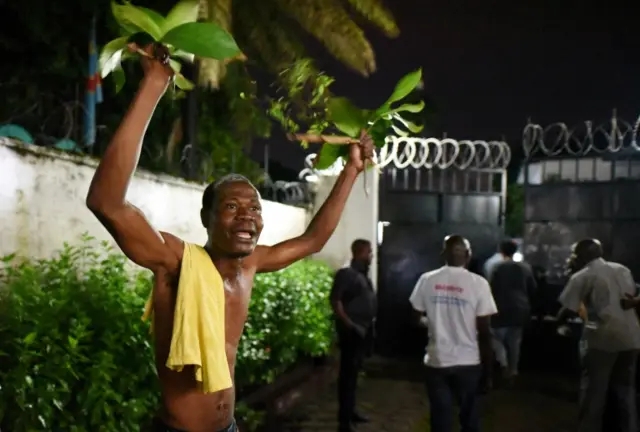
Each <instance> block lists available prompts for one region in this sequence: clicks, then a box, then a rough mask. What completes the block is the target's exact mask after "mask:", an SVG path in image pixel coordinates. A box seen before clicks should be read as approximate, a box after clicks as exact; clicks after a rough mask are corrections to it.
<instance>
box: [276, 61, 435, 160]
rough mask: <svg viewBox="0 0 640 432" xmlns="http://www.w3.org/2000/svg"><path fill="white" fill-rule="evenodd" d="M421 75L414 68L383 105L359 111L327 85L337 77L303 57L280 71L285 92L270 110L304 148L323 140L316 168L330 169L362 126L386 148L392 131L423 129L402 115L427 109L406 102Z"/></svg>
mask: <svg viewBox="0 0 640 432" xmlns="http://www.w3.org/2000/svg"><path fill="white" fill-rule="evenodd" d="M421 79H422V70H420V69H418V70H416V71H414V72H411V73H409V74H407V75H405V76H404V77H403V78H402V79H400V81H398V83H397V84H396V86H395V89H394V90H393V92H392V94H391V96H389V98H388V99H387V100H386V101H385V102H384V103H383V104H382V105H381V106H379V107H378V108H376V109H372V110H367V109H361V108H359V107H357V106H355V105H354V104H353V103H352V102H351V101H350V100H349V99H347V98H345V97H337V96H334V95H332V94H331V93H330V91H329V88H330V86H331V84H332V83H333V82H334V79H333V78H331V77H329V76H327V75H325V74H323V73H319V72H318V71H316V70H315V69H314V68H313V66H312V64H311V62H310V61H309V60H307V59H305V60H301V61H299V62H296V63H295V64H294V65H293V66H292V67H291V68H289V69H287V70H285V71H284V72H283V73H282V74H281V76H280V77H279V82H280V84H281V85H280V87H279V89H278V91H279V92H280V93H282V92H285V95H282V96H280V97H279V98H277V99H273V100H271V103H270V107H269V109H268V114H269V115H270V116H271V117H272V118H273V119H274V120H276V121H277V122H278V123H280V125H281V126H282V128H283V129H284V130H285V132H287V134H288V135H289V137H290V139H292V140H297V141H300V142H301V143H302V145H303V146H306V145H307V144H308V143H310V142H314V143H324V145H323V146H322V149H321V150H320V154H319V155H318V158H317V159H316V168H317V169H327V168H329V167H330V166H332V165H333V164H334V163H335V162H336V160H338V159H339V158H340V157H345V156H347V154H348V147H347V146H345V144H351V143H354V142H357V141H358V137H359V135H360V131H361V130H363V129H365V130H367V132H368V133H369V134H370V135H371V137H372V139H373V141H374V143H375V145H376V147H377V148H381V147H383V146H384V144H385V138H386V137H387V135H388V134H389V132H390V131H393V132H394V133H395V134H397V135H400V136H408V135H409V134H410V133H419V132H420V131H422V128H423V126H422V125H416V124H415V123H412V122H411V121H409V120H407V119H405V118H403V117H402V113H405V112H410V113H418V112H421V111H422V110H423V109H424V102H423V101H420V102H418V103H402V101H403V99H404V98H406V97H407V96H408V95H409V94H410V93H411V92H412V91H413V90H414V89H415V88H416V87H417V86H418V84H419V83H420V81H421ZM301 130H306V133H301V132H300V131H301ZM336 133H339V134H341V135H335V134H336Z"/></svg>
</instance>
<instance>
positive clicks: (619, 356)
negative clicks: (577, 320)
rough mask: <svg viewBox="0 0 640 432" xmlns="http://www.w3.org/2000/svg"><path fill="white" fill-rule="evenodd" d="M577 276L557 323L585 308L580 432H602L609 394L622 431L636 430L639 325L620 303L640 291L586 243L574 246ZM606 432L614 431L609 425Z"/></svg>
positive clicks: (595, 247)
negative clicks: (636, 374) (628, 295)
mask: <svg viewBox="0 0 640 432" xmlns="http://www.w3.org/2000/svg"><path fill="white" fill-rule="evenodd" d="M572 249H573V250H572V257H571V263H572V266H573V270H574V271H575V273H574V274H573V275H572V276H571V278H570V279H569V282H568V283H567V286H566V287H565V289H564V291H563V292H562V294H561V295H560V298H559V301H560V303H561V304H562V309H561V310H560V312H559V314H558V322H559V323H563V322H565V321H566V320H567V319H568V318H569V317H570V316H571V315H575V314H577V313H578V312H579V310H580V306H581V304H582V303H584V305H585V306H586V312H587V322H586V325H585V342H586V354H585V357H584V372H585V373H584V376H583V382H582V386H581V387H582V388H581V397H580V410H579V419H578V431H579V432H600V431H601V430H603V426H604V425H603V415H604V411H605V406H606V403H607V395H608V394H612V395H613V397H614V398H615V401H614V402H615V406H616V409H617V411H618V415H617V418H618V421H619V422H620V430H622V431H623V432H637V429H636V427H637V418H636V406H635V372H636V362H637V358H638V350H640V325H639V324H638V319H637V317H636V316H635V314H634V312H633V310H630V309H629V310H624V308H623V307H622V305H621V300H623V299H625V298H627V294H631V295H633V294H634V293H635V291H636V287H635V282H634V280H633V277H632V275H631V271H630V270H629V269H628V268H627V267H625V266H623V265H621V264H618V263H613V262H609V261H605V260H604V259H603V258H602V256H603V251H602V245H601V244H600V242H599V241H598V240H596V239H584V240H581V241H579V242H578V243H576V244H575V245H574V246H573V248H572ZM604 430H609V425H607V428H604Z"/></svg>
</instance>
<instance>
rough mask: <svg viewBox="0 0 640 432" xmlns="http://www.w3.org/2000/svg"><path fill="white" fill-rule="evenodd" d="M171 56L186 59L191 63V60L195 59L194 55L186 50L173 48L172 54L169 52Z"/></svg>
mask: <svg viewBox="0 0 640 432" xmlns="http://www.w3.org/2000/svg"><path fill="white" fill-rule="evenodd" d="M171 57H177V58H179V59H182V60H185V61H188V62H189V63H193V60H195V57H194V55H193V54H191V53H188V52H186V51H182V50H175V51H174V52H173V54H171Z"/></svg>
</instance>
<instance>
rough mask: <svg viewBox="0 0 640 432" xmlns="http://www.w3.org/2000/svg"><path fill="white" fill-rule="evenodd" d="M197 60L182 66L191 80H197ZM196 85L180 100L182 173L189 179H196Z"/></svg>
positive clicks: (197, 91) (185, 74)
mask: <svg viewBox="0 0 640 432" xmlns="http://www.w3.org/2000/svg"><path fill="white" fill-rule="evenodd" d="M199 63H200V62H199V60H197V59H196V60H195V61H194V62H193V64H185V65H184V66H183V68H182V73H183V74H184V76H185V77H186V78H187V79H189V80H191V81H192V82H197V78H198V72H199V66H200V65H199ZM198 93H199V90H198V86H195V87H194V88H193V90H190V91H188V92H187V94H186V97H185V98H184V99H183V101H182V131H183V135H182V136H183V141H182V144H183V146H182V148H183V149H185V150H187V149H188V150H187V154H186V158H185V159H184V160H183V166H182V173H183V176H184V177H185V178H187V179H189V180H198V179H197V177H198V155H197V151H198V142H197V136H198Z"/></svg>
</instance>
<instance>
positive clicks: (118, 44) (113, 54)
mask: <svg viewBox="0 0 640 432" xmlns="http://www.w3.org/2000/svg"><path fill="white" fill-rule="evenodd" d="M127 40H128V38H127V37H126V36H123V37H119V38H117V39H114V40H112V41H111V42H109V43H107V44H106V45H105V46H104V47H103V48H102V52H101V53H100V58H99V59H98V65H99V67H100V74H101V75H102V78H104V77H106V76H107V75H109V74H110V73H111V71H113V69H115V68H116V66H117V65H119V64H120V62H121V61H122V52H123V51H124V50H125V49H126V48H127Z"/></svg>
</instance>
